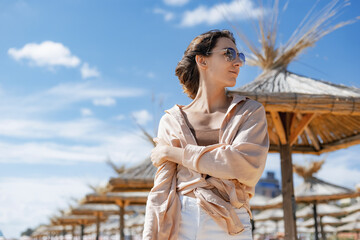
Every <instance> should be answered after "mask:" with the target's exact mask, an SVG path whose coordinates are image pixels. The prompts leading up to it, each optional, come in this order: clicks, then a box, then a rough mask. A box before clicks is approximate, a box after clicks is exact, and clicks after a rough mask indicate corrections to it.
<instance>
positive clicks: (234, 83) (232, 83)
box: [226, 78, 236, 87]
mask: <svg viewBox="0 0 360 240" xmlns="http://www.w3.org/2000/svg"><path fill="white" fill-rule="evenodd" d="M226 85H227V86H226V87H234V86H235V85H236V78H231V79H229V80H228V81H227V84H226Z"/></svg>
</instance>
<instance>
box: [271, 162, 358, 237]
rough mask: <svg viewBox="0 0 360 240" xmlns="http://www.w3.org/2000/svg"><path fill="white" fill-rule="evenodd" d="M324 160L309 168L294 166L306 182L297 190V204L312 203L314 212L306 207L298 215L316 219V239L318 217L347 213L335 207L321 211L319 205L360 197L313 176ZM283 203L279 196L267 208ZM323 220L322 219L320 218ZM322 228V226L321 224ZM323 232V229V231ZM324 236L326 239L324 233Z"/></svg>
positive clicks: (351, 191) (330, 206)
mask: <svg viewBox="0 0 360 240" xmlns="http://www.w3.org/2000/svg"><path fill="white" fill-rule="evenodd" d="M323 163H324V160H322V161H318V162H311V163H310V164H309V166H300V165H297V164H294V171H295V172H296V173H297V174H298V175H299V176H301V177H302V178H304V182H303V183H302V184H300V185H299V186H298V187H297V188H296V189H295V200H296V202H297V203H311V204H312V206H313V207H312V210H311V208H310V207H306V208H304V209H302V210H300V211H298V212H297V213H296V214H297V215H298V214H299V216H300V217H309V216H313V217H314V222H315V224H314V226H315V238H316V239H318V228H317V225H318V223H317V216H318V215H319V216H324V215H334V216H338V215H342V214H345V211H344V210H343V209H341V208H339V207H336V206H334V205H320V207H321V209H318V206H317V204H318V203H324V202H328V201H331V200H338V199H342V198H351V197H356V196H359V195H360V192H355V191H353V190H351V189H348V188H345V187H342V186H338V185H335V184H331V183H328V182H325V181H323V180H320V179H318V178H316V177H314V176H313V174H314V173H316V172H317V171H319V170H320V168H321V166H322V164H323ZM281 203H282V196H278V197H276V198H274V199H272V200H271V201H269V204H268V206H267V207H270V206H272V207H278V206H279V205H281ZM320 220H321V218H320ZM320 226H322V224H320ZM322 230H323V229H322ZM322 236H323V237H325V234H324V232H323V231H322Z"/></svg>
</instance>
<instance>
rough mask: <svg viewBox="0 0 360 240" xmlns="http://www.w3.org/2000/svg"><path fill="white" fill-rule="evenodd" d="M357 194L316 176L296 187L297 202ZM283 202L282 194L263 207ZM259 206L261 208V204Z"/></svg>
mask: <svg viewBox="0 0 360 240" xmlns="http://www.w3.org/2000/svg"><path fill="white" fill-rule="evenodd" d="M357 196H360V192H355V191H353V190H351V189H349V188H345V187H341V186H338V185H335V184H332V183H328V182H325V181H323V180H320V179H318V178H316V177H309V178H307V179H305V180H304V182H303V183H302V184H300V185H299V186H298V187H296V188H295V200H296V202H297V203H312V202H314V201H317V202H318V203H320V202H328V201H330V200H338V199H342V198H354V197H357ZM281 204H282V196H281V195H280V196H277V197H276V198H273V199H272V200H270V201H269V202H268V204H267V205H264V206H263V209H266V208H276V207H279V206H281ZM257 207H258V208H260V206H257Z"/></svg>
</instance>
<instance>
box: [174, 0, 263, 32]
mask: <svg viewBox="0 0 360 240" xmlns="http://www.w3.org/2000/svg"><path fill="white" fill-rule="evenodd" d="M262 13H263V12H262V10H261V9H260V8H256V7H255V6H254V4H253V2H252V1H251V0H233V1H232V2H230V3H220V4H217V5H214V6H212V7H206V6H199V7H198V8H196V9H194V10H191V11H186V12H185V13H184V15H183V18H182V21H181V24H180V25H181V26H183V27H192V26H195V25H199V24H203V23H205V24H207V25H214V24H217V23H219V22H222V21H224V20H225V16H226V18H227V19H229V20H245V19H253V18H257V17H258V16H259V15H260V14H262Z"/></svg>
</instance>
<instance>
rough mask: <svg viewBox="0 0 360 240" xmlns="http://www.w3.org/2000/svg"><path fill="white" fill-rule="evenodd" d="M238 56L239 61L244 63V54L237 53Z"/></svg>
mask: <svg viewBox="0 0 360 240" xmlns="http://www.w3.org/2000/svg"><path fill="white" fill-rule="evenodd" d="M239 58H240V61H241V62H242V63H243V64H245V54H243V53H242V52H241V53H239Z"/></svg>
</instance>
